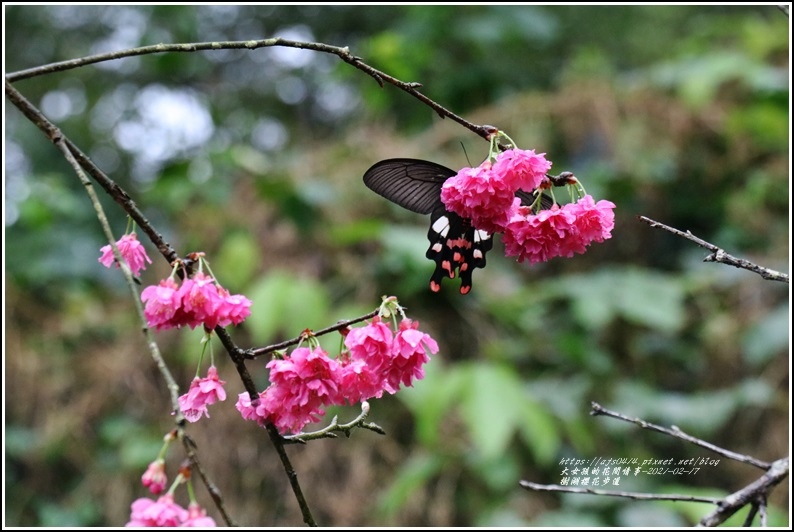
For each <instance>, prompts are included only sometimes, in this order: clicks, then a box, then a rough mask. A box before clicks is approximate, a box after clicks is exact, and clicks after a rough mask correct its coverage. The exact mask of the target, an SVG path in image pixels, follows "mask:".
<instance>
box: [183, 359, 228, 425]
mask: <svg viewBox="0 0 794 532" xmlns="http://www.w3.org/2000/svg"><path fill="white" fill-rule="evenodd" d="M224 384H226V381H222V380H220V378H218V370H217V369H216V368H215V366H210V368H209V370H208V371H207V376H206V377H205V378H203V379H200V378H198V377H196V378H194V379H193V382H191V383H190V389H189V390H188V391H187V393H186V394H184V395H182V396H180V397H179V409H180V410H181V411H182V414H184V416H185V419H187V420H188V421H190V422H191V423H195V422H196V421H198V420H199V419H201V416H202V415H206V416H207V417H210V415H209V412H208V411H207V406H208V405H211V404H213V403H215V402H216V401H225V400H226V390H224V389H223V385H224Z"/></svg>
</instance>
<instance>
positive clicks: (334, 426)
mask: <svg viewBox="0 0 794 532" xmlns="http://www.w3.org/2000/svg"><path fill="white" fill-rule="evenodd" d="M368 415H369V403H368V402H366V401H362V402H361V413H360V414H359V415H358V416H356V418H355V419H353V420H352V421H350V422H349V423H345V424H343V425H340V424H339V423H338V419H337V417H336V416H334V418H333V419H332V420H331V423H330V424H329V425H328V426H327V427H325V428H323V429H320V430H318V431H315V432H301V433H300V434H293V435H291V436H284V439H285V440H286V442H287V443H306V442H307V441H309V440H319V439H322V438H336V437H337V435H336V433H337V432H342V433H344V435H345V436H347V437H348V438H349V437H350V431H351V430H352V429H353V428H355V427H361V428H363V429H369V430H371V431H373V432H377V433H378V434H381V435H385V434H386V431H385V430H383V428H381V427H380V426H379V425H376V424H375V423H366V422H365V420H366V419H367V416H368Z"/></svg>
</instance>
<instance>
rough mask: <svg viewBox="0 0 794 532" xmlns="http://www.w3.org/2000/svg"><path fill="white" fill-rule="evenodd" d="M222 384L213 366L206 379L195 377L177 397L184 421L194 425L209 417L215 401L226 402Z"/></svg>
mask: <svg viewBox="0 0 794 532" xmlns="http://www.w3.org/2000/svg"><path fill="white" fill-rule="evenodd" d="M224 384H226V381H222V380H220V378H219V377H218V370H217V368H216V367H215V366H210V368H209V369H208V370H207V376H206V377H204V378H199V377H195V378H194V379H193V381H192V382H191V383H190V389H188V391H187V393H186V394H184V395H181V396H180V397H179V409H180V410H181V411H182V414H183V415H184V416H185V419H187V420H188V421H190V422H191V423H195V422H196V421H198V420H199V419H201V416H207V417H210V414H209V412H208V411H207V406H208V405H211V404H213V403H215V402H217V401H225V400H226V390H224V389H223V385H224ZM153 493H154V492H153Z"/></svg>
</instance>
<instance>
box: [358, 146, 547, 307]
mask: <svg viewBox="0 0 794 532" xmlns="http://www.w3.org/2000/svg"><path fill="white" fill-rule="evenodd" d="M456 174H457V172H456V171H455V170H452V169H450V168H447V167H446V166H442V165H440V164H437V163H434V162H431V161H423V160H421V159H386V160H384V161H380V162H378V163H375V164H374V165H372V167H371V168H370V169H369V170H367V171H366V172H365V173H364V184H365V185H366V186H367V187H368V188H369V189H370V190H372V191H373V192H375V193H377V194H380V195H381V196H383V197H384V198H386V199H387V200H389V201H392V202H394V203H396V204H397V205H399V206H400V207H403V208H406V209H408V210H409V211H413V212H416V213H419V214H429V215H430V229H429V230H428V231H427V239H428V240H429V241H430V247H428V248H427V253H426V254H425V256H426V257H427V258H428V259H431V260H433V261H435V263H436V268H435V271H433V275H431V277H430V290H432V291H433V292H438V291H439V290H441V280H442V279H443V278H444V277H449V278H450V279H454V278H455V275H456V272H457V275H458V277H460V293H461V294H468V293H469V292H470V291H471V287H472V273H473V271H474V269H475V268H484V267H485V254H486V253H487V252H488V251H490V250H491V249H492V248H493V235H491V234H490V233H488V232H487V231H483V230H481V229H477V228H475V227H474V226H473V225H472V224H471V220H469V219H467V218H463V217H461V216H459V215H457V214H455V213H454V212H451V211H448V210H447V209H446V207H445V206H444V203H443V202H442V201H441V187H442V186H443V185H444V182H445V181H446V180H447V179H449V178H450V177H453V176H454V175H456ZM516 196H517V197H518V198H520V199H521V204H522V205H530V204H532V202H533V201H534V200H535V196H533V195H532V194H530V193H527V192H524V191H518V192H516ZM542 202H543V207H544V208H548V207H550V206H551V201H550V200H549V198H548V197H546V196H543V198H542Z"/></svg>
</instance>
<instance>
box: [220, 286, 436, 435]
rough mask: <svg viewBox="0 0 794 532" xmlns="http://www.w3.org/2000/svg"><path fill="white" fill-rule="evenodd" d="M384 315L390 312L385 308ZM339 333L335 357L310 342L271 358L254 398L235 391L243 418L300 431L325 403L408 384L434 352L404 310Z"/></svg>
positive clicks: (321, 411)
mask: <svg viewBox="0 0 794 532" xmlns="http://www.w3.org/2000/svg"><path fill="white" fill-rule="evenodd" d="M386 305H396V300H395V299H394V298H385V299H384V306H386ZM381 308H382V309H383V308H384V307H381ZM401 311H402V309H400V312H401ZM382 315H383V316H388V315H391V316H392V317H394V314H393V313H391V314H389V312H386V313H382ZM343 334H345V340H344V345H345V349H344V350H343V351H342V353H341V354H340V355H339V357H337V358H331V357H330V356H329V355H328V353H327V352H326V351H325V350H323V349H322V348H321V347H320V346H319V345H314V346H312V347H298V348H297V349H295V350H293V351H292V353H290V355H289V356H283V357H279V358H275V359H274V360H271V361H270V362H269V363H268V365H267V367H268V369H269V370H270V383H271V384H270V386H268V388H267V389H265V390H264V391H263V392H260V393H259V395H258V397H256V398H255V400H254V401H251V397H250V396H249V394H248V393H247V392H244V393H241V394H240V395H239V397H238V400H237V404H236V405H235V406H236V407H237V410H238V411H239V412H240V414H241V415H242V416H243V418H244V419H249V420H252V421H256V422H257V423H259V424H260V425H265V424H266V423H268V422H270V423H273V424H274V425H275V426H276V428H277V429H278V430H279V432H281V433H282V434H285V433H288V432H291V433H298V432H300V431H301V429H303V427H304V426H305V425H306V424H308V423H313V422H317V421H320V419H321V418H322V416H323V415H324V414H325V410H324V408H325V407H326V406H329V405H342V404H344V403H348V404H355V403H358V402H361V401H366V400H367V399H371V398H373V397H381V396H382V395H383V393H384V392H388V393H390V394H394V393H396V392H397V391H398V390H399V389H400V388H401V386H412V385H413V382H414V381H415V380H418V379H422V378H424V369H423V366H424V364H425V363H427V362H428V361H429V360H430V357H429V354H428V353H430V354H435V353H437V352H438V344H437V343H436V341H435V340H433V338H431V337H430V335H428V334H427V333H424V332H422V331H420V330H419V323H418V322H416V321H412V320H410V319H408V318H406V317H405V316H404V315H403V316H402V320H401V321H400V322H399V323H397V322H396V320H392V321H391V325H390V324H387V322H385V321H384V320H383V319H382V318H381V316H380V315H379V316H376V317H374V318H373V319H372V321H371V322H370V323H368V324H367V325H365V326H363V327H358V328H354V329H350V330H347V331H343Z"/></svg>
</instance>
